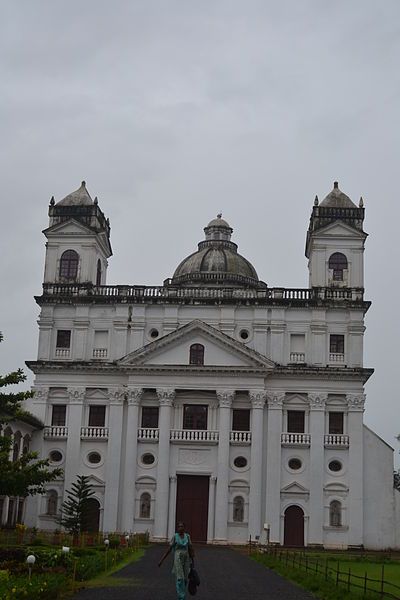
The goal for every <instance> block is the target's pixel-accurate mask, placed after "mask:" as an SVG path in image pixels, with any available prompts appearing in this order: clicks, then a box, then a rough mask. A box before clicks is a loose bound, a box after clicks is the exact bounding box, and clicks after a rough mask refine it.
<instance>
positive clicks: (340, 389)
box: [25, 182, 400, 548]
mask: <svg viewBox="0 0 400 600" xmlns="http://www.w3.org/2000/svg"><path fill="white" fill-rule="evenodd" d="M49 217H50V223H49V227H48V228H47V229H46V230H45V231H44V234H45V236H46V238H47V243H46V260H45V273H44V282H43V292H42V294H41V295H40V296H37V297H36V302H37V303H38V305H39V306H40V311H41V312H40V317H39V346H38V356H37V360H35V361H29V362H28V363H27V364H28V366H29V367H30V369H32V371H33V372H34V374H35V382H34V390H35V395H34V397H33V398H32V400H31V401H30V402H29V406H28V408H29V410H30V411H31V412H32V413H33V414H34V415H35V416H36V417H38V418H39V419H41V420H42V422H43V423H44V424H45V427H44V429H43V430H41V431H37V432H36V433H34V434H33V439H32V443H31V447H32V448H33V449H37V450H39V452H40V454H41V455H42V456H44V457H49V458H50V460H51V461H52V464H54V465H56V466H61V467H62V468H63V470H64V477H63V479H62V480H60V481H57V482H54V483H52V484H51V485H49V489H48V494H47V496H40V497H35V498H33V499H29V500H28V502H27V506H26V508H25V522H26V523H27V524H28V525H32V526H36V527H38V528H41V529H43V528H44V529H46V528H47V529H53V528H55V527H57V524H56V520H55V517H56V514H57V513H58V512H59V510H60V506H61V502H62V500H63V499H64V498H65V492H66V490H68V489H70V487H71V484H72V483H73V482H74V481H75V480H76V476H77V475H88V476H89V477H90V483H91V485H92V486H93V489H94V491H95V497H94V499H93V501H92V502H93V522H92V526H93V529H97V528H99V529H100V530H102V531H108V532H110V531H120V532H134V531H135V532H144V531H149V532H150V535H151V538H152V539H153V540H160V541H161V540H166V539H167V538H169V537H171V536H172V534H173V532H174V530H175V524H176V521H177V520H183V521H185V523H186V527H187V529H188V530H189V531H190V532H191V533H192V537H193V539H194V540H196V541H204V542H209V543H221V544H225V543H245V542H246V541H247V540H248V539H249V538H250V536H251V538H252V539H258V538H259V539H261V540H264V539H265V538H266V537H269V540H270V542H271V543H276V544H286V545H293V546H302V545H307V546H312V545H313V546H320V547H322V546H325V547H341V548H347V547H365V548H395V547H397V546H399V545H400V539H399V537H398V536H399V532H398V527H397V524H398V511H399V509H398V496H399V492H397V490H395V489H394V488H393V450H392V448H390V446H388V445H387V444H386V443H385V442H384V441H383V440H381V439H380V438H379V437H378V436H377V435H376V434H375V433H374V432H372V431H371V430H370V429H368V428H367V427H366V426H365V425H364V423H363V413H364V406H365V400H366V395H365V389H364V386H365V384H366V382H367V380H368V379H369V377H370V376H371V375H372V373H373V371H372V369H370V368H366V367H364V364H363V336H364V330H365V326H364V318H365V314H366V312H367V310H368V308H369V306H370V302H369V301H367V300H365V299H364V280H363V273H364V266H363V261H364V244H365V240H366V237H367V234H366V233H365V232H364V230H363V221H364V207H363V205H362V202H360V205H359V206H356V205H355V204H354V203H353V202H352V201H351V200H350V198H348V196H346V195H345V194H344V193H343V192H341V191H340V190H339V188H338V185H337V183H335V186H334V189H333V190H332V192H331V193H330V194H328V196H327V197H326V198H325V199H324V200H323V201H322V202H321V203H319V202H318V200H317V199H316V200H315V203H314V207H313V209H312V214H311V219H310V225H309V229H308V232H307V239H306V256H307V258H308V268H309V287H308V288H306V289H288V288H282V287H268V286H267V285H266V284H265V283H263V282H262V281H260V280H259V278H258V276H257V273H256V270H255V269H254V267H253V266H252V265H251V264H250V263H249V261H247V260H246V259H245V258H243V257H242V256H241V255H240V254H239V253H238V251H237V245H236V244H235V243H234V242H233V241H231V235H232V232H233V230H232V229H231V227H230V225H229V224H228V223H227V222H226V221H225V220H224V219H223V218H222V217H221V216H220V215H219V216H218V217H217V218H216V219H213V220H212V221H211V222H210V223H209V224H208V225H207V227H205V229H204V232H205V239H204V240H203V241H201V242H200V243H199V245H198V250H197V251H195V252H194V253H193V254H191V255H190V256H189V257H187V258H185V259H184V260H183V261H182V262H181V264H180V265H179V266H178V267H177V269H176V270H175V273H174V275H173V277H172V278H171V279H167V280H166V281H164V284H163V285H161V286H155V287H148V286H143V285H116V286H110V285H107V268H108V259H109V257H110V256H111V254H112V250H111V245H110V226H109V222H108V220H107V219H106V218H105V216H104V214H103V212H102V211H101V209H100V207H99V205H98V201H97V198H95V199H94V200H92V198H91V196H90V195H89V192H88V191H87V189H86V185H85V183H84V182H83V183H82V186H81V187H80V188H79V189H78V190H77V191H76V192H73V193H72V194H70V195H68V196H67V197H66V198H64V199H63V200H61V201H59V202H57V203H56V202H55V201H54V199H52V200H51V203H50V207H49ZM138 251H139V249H138Z"/></svg>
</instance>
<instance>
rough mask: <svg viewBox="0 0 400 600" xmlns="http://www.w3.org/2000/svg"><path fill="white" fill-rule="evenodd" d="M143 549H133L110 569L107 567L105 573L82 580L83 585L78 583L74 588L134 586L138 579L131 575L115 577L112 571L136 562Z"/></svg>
mask: <svg viewBox="0 0 400 600" xmlns="http://www.w3.org/2000/svg"><path fill="white" fill-rule="evenodd" d="M143 555H144V550H142V549H139V550H135V551H134V552H133V553H132V554H131V555H129V556H128V557H127V558H126V559H125V560H123V561H121V562H119V563H117V564H115V565H113V566H112V568H111V569H108V570H107V572H106V573H101V574H100V575H97V576H96V577H93V579H89V580H88V581H85V582H84V585H82V584H81V583H79V584H78V585H77V586H76V589H82V588H103V587H123V586H135V585H138V581H137V580H135V579H134V578H132V577H115V576H114V573H117V572H118V571H120V570H121V569H123V568H124V567H126V566H127V565H129V564H131V563H133V562H136V561H138V560H140V559H141V558H142V556H143Z"/></svg>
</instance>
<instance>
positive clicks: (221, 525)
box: [214, 390, 235, 542]
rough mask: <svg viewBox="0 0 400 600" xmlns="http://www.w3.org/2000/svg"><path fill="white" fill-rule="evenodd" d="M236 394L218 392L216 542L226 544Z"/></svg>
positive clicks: (226, 391)
mask: <svg viewBox="0 0 400 600" xmlns="http://www.w3.org/2000/svg"><path fill="white" fill-rule="evenodd" d="M234 397H235V392H234V391H233V390H218V391H217V399H218V403H219V426H218V429H219V444H218V465H217V473H218V475H217V489H216V498H215V538H214V539H215V541H218V542H226V541H227V535H228V485H229V435H230V424H231V406H232V402H233V399H234Z"/></svg>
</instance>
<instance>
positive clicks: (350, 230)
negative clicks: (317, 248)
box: [313, 219, 367, 238]
mask: <svg viewBox="0 0 400 600" xmlns="http://www.w3.org/2000/svg"><path fill="white" fill-rule="evenodd" d="M321 234H323V235H324V236H327V235H328V236H332V237H342V236H345V237H346V238H348V237H349V235H352V236H353V237H356V238H366V237H367V234H366V233H365V232H364V231H360V230H359V229H356V228H355V227H351V225H348V224H347V223H346V222H345V221H341V220H339V219H338V220H337V221H333V222H332V223H329V224H328V225H325V227H321V229H318V230H317V231H316V232H315V233H314V234H313V236H314V237H316V238H317V237H318V236H320V235H321Z"/></svg>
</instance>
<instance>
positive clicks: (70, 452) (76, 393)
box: [64, 387, 86, 500]
mask: <svg viewBox="0 0 400 600" xmlns="http://www.w3.org/2000/svg"><path fill="white" fill-rule="evenodd" d="M85 392H86V390H85V388H84V387H69V388H68V396H69V402H68V411H67V414H68V421H67V423H66V425H67V427H68V438H67V452H66V457H65V470H64V500H65V499H66V496H65V492H66V491H67V490H68V491H70V490H71V484H72V483H74V482H75V481H76V477H77V475H79V465H80V460H81V427H82V411H83V402H84V399H85Z"/></svg>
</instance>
